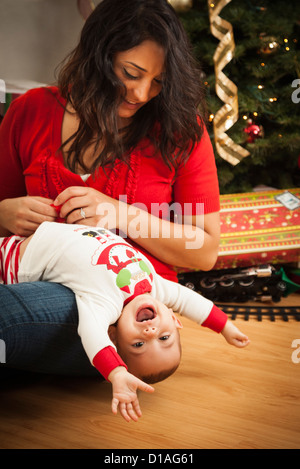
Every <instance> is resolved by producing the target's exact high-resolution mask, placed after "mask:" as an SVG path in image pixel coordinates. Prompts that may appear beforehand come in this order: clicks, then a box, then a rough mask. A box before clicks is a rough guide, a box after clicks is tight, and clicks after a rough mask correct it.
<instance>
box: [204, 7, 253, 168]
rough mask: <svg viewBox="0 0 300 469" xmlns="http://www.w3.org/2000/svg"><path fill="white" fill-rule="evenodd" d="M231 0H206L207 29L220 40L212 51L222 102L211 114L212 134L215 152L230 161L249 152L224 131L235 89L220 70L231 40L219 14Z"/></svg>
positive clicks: (234, 113)
mask: <svg viewBox="0 0 300 469" xmlns="http://www.w3.org/2000/svg"><path fill="white" fill-rule="evenodd" d="M230 2H231V0H215V1H213V0H208V8H209V17H210V30H211V32H212V34H213V35H214V36H215V37H216V38H217V39H219V41H220V43H219V45H218V47H217V49H216V51H215V53H214V57H213V59H214V64H215V76H216V93H217V95H218V97H219V98H220V99H221V100H222V101H223V102H224V103H225V104H224V106H222V108H221V109H219V110H218V112H217V113H216V115H215V117H214V121H213V123H214V136H215V145H216V150H217V152H218V154H219V155H220V156H221V158H223V159H224V160H226V161H228V162H229V163H231V164H232V165H234V166H235V165H236V164H238V163H239V162H240V161H241V160H242V159H243V158H245V157H246V156H248V155H249V154H250V153H249V152H248V151H247V150H246V149H245V148H243V147H241V146H240V145H237V144H236V143H234V141H233V140H232V139H231V138H230V137H228V135H227V134H226V132H227V131H228V130H229V129H230V128H231V127H232V126H233V125H234V124H235V123H236V121H237V120H238V116H239V111H238V89H237V86H236V85H235V84H234V83H233V82H232V81H231V80H229V78H228V77H227V76H226V75H225V74H224V73H223V71H222V70H223V68H224V67H225V66H226V65H227V64H228V63H229V62H230V61H231V60H232V58H233V56H234V50H235V43H234V38H233V29H232V25H231V24H230V23H229V22H228V21H226V20H224V19H222V18H221V17H220V16H219V13H220V11H221V10H222V9H223V8H224V6H225V5H227V4H228V3H230Z"/></svg>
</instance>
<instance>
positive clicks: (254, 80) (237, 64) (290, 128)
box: [179, 0, 300, 193]
mask: <svg viewBox="0 0 300 469" xmlns="http://www.w3.org/2000/svg"><path fill="white" fill-rule="evenodd" d="M219 2H220V0H219V1H217V0H216V1H215V2H213V0H212V2H211V3H210V4H208V2H207V0H194V1H193V5H192V8H190V9H189V10H188V11H185V12H180V13H179V14H180V17H181V19H182V22H183V24H184V27H185V29H186V31H187V33H188V35H189V37H190V39H191V41H192V44H193V48H194V52H195V55H196V57H197V59H198V61H199V62H200V64H201V65H202V70H203V76H202V77H201V79H202V80H203V81H204V83H205V87H206V92H207V103H208V115H209V116H210V117H209V121H210V123H209V124H208V129H209V132H210V135H211V139H212V141H213V142H214V137H215V132H214V128H213V120H214V117H215V115H216V113H217V111H218V110H219V109H220V108H221V107H222V105H223V104H224V103H223V102H222V101H221V100H220V98H219V97H218V96H217V95H216V92H215V84H216V76H215V67H214V66H215V63H214V59H213V57H214V53H215V50H216V48H217V46H218V45H219V40H218V39H217V38H216V37H214V36H213V35H212V33H211V30H210V17H209V8H214V7H215V6H216V4H218V3H219ZM223 3H224V4H225V3H226V2H223ZM219 15H220V17H221V18H222V19H224V20H226V21H227V22H229V23H230V24H231V25H232V29H233V35H234V43H235V50H234V57H233V58H232V59H231V60H230V62H229V63H228V64H227V65H226V67H225V68H224V70H223V72H224V73H225V75H226V76H228V78H230V80H232V82H233V83H234V84H235V85H236V86H237V88H238V109H239V117H238V120H237V122H236V123H235V124H234V125H232V127H231V128H229V130H228V132H227V134H228V136H230V138H231V139H232V140H233V141H234V142H235V143H236V144H238V145H240V146H241V147H243V148H244V149H246V150H248V151H249V156H247V157H245V158H242V159H241V161H240V162H239V163H238V164H236V165H232V164H231V163H229V162H228V161H225V160H224V159H223V158H221V157H220V156H219V155H218V152H217V151H216V149H215V153H216V161H217V167H218V174H219V181H220V190H221V193H236V192H247V191H251V190H252V189H253V188H254V187H255V186H258V185H265V186H269V187H275V188H279V189H288V188H292V187H299V186H300V170H299V163H300V2H298V1H296V0H295V1H291V0H289V1H286V2H284V1H282V0H232V1H230V0H228V1H227V5H224V7H223V8H222V11H220V13H219Z"/></svg>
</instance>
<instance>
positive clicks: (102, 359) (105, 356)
mask: <svg viewBox="0 0 300 469" xmlns="http://www.w3.org/2000/svg"><path fill="white" fill-rule="evenodd" d="M93 365H94V367H95V368H96V369H97V370H98V371H99V373H101V375H102V376H103V377H104V378H105V379H106V380H107V381H108V375H109V373H110V372H111V371H112V370H114V369H115V368H117V366H124V367H125V368H126V370H127V365H126V364H125V363H124V362H123V360H122V358H121V357H120V355H119V354H118V353H117V352H116V351H115V349H114V348H113V347H111V346H108V347H105V348H104V349H102V350H100V352H98V353H97V354H96V355H95V356H94V358H93Z"/></svg>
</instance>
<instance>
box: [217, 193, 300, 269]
mask: <svg viewBox="0 0 300 469" xmlns="http://www.w3.org/2000/svg"><path fill="white" fill-rule="evenodd" d="M299 197H300V189H289V191H283V190H270V191H263V192H251V193H245V194H230V195H221V242H220V250H219V257H218V260H217V263H216V265H215V267H214V269H224V268H235V267H245V266H253V265H260V264H266V263H272V264H278V263H291V262H297V263H298V262H299V261H300V255H299V253H300V200H297V198H299ZM280 198H282V202H281V201H280V200H279V199H280Z"/></svg>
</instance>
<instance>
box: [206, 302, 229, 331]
mask: <svg viewBox="0 0 300 469" xmlns="http://www.w3.org/2000/svg"><path fill="white" fill-rule="evenodd" d="M227 319H228V317H227V314H225V313H224V311H222V310H221V309H220V308H218V307H217V306H216V305H213V307H212V310H211V312H210V314H209V316H208V318H207V319H206V320H205V321H204V322H203V323H202V326H203V327H208V328H209V329H212V330H213V331H215V332H221V331H222V330H223V329H224V327H225V324H226V322H227Z"/></svg>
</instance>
